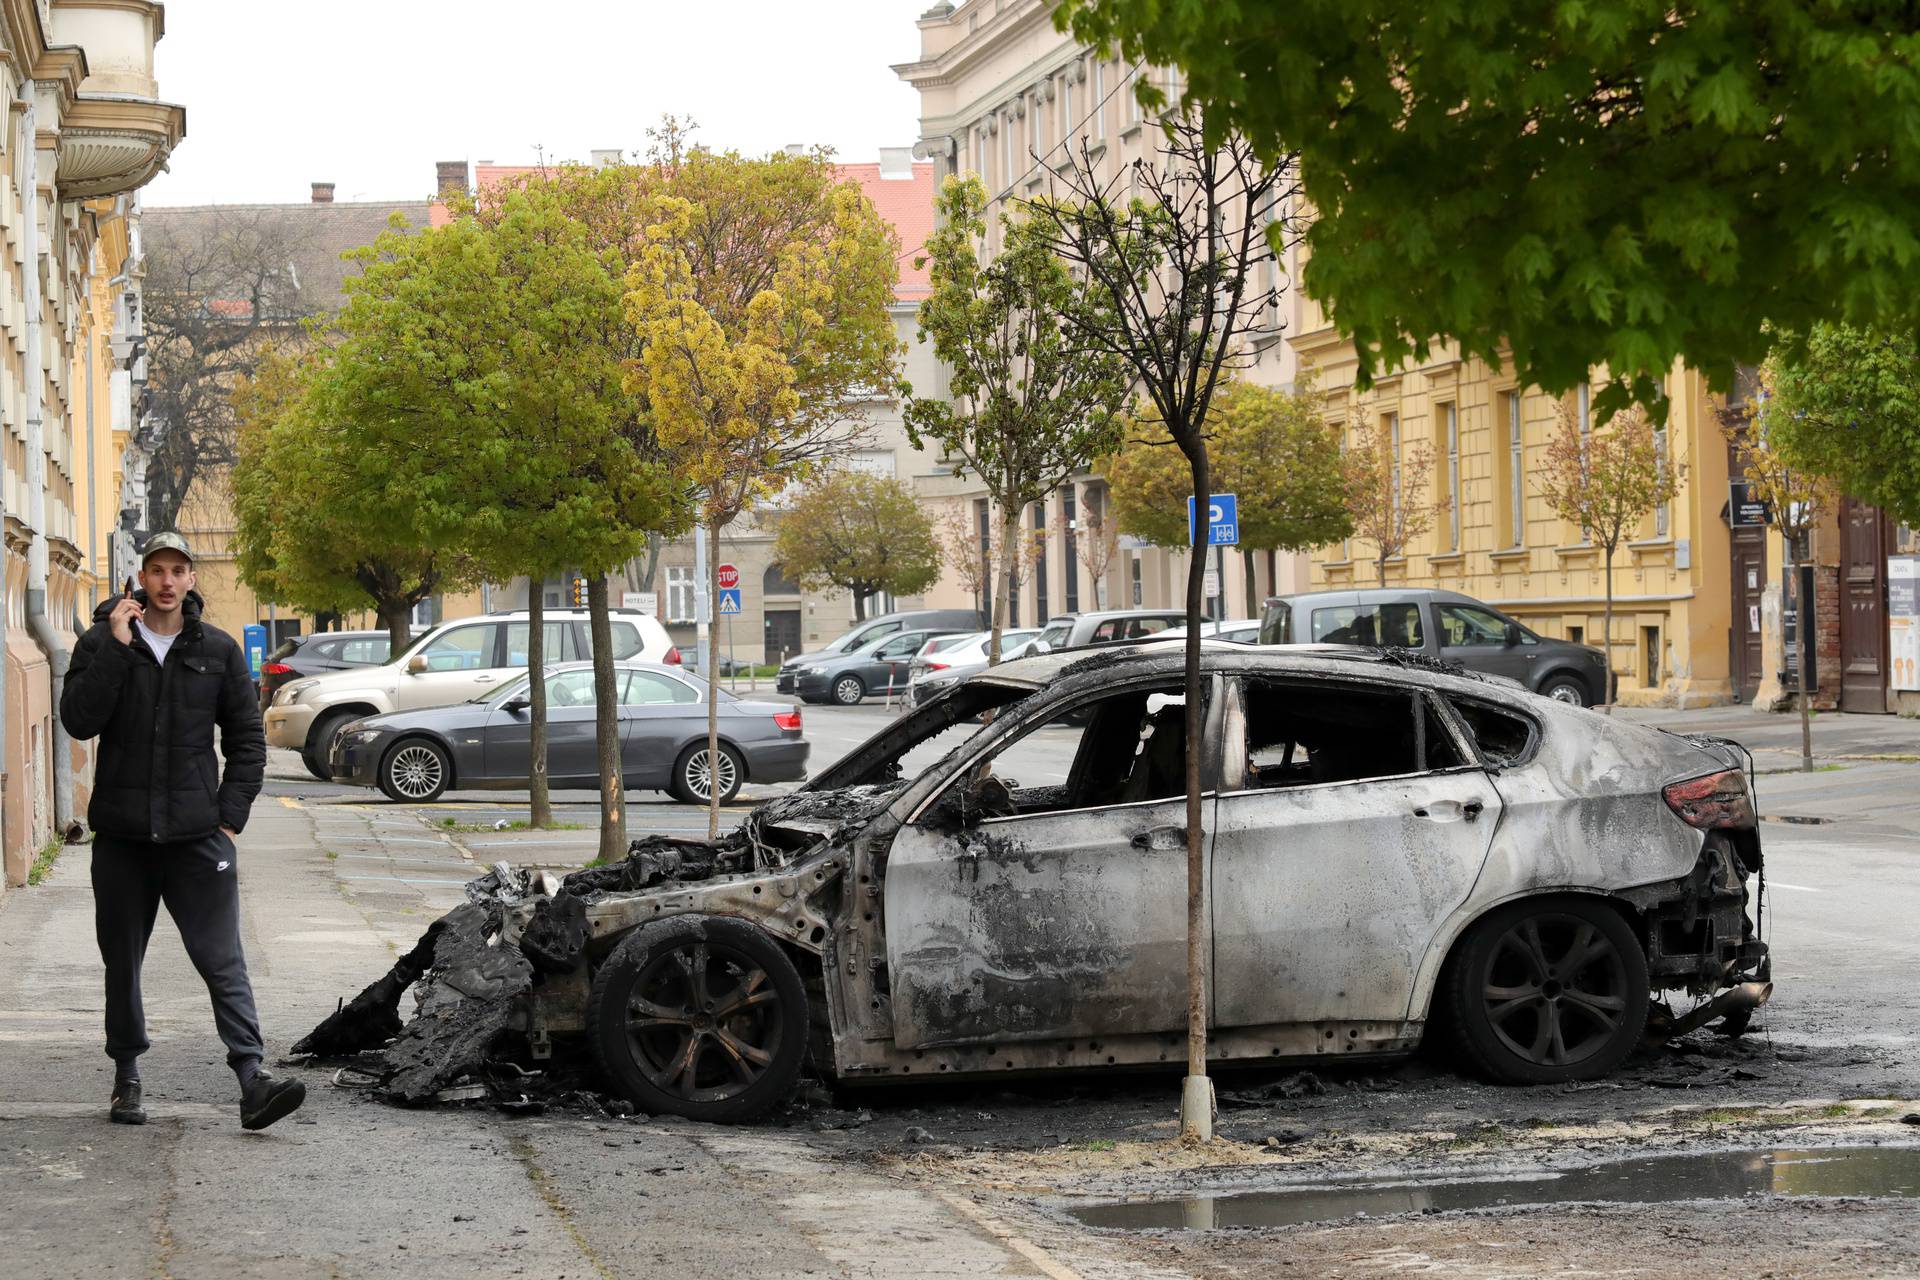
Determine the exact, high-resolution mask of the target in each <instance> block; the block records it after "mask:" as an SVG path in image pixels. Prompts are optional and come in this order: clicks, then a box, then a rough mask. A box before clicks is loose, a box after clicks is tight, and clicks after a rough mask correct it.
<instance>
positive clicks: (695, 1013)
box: [587, 916, 807, 1124]
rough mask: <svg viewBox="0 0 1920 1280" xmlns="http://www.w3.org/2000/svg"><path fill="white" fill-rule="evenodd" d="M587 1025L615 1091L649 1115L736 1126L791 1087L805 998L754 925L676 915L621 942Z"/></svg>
mask: <svg viewBox="0 0 1920 1280" xmlns="http://www.w3.org/2000/svg"><path fill="white" fill-rule="evenodd" d="M587 1026H588V1027H589V1029H590V1034H591V1035H592V1037H593V1046H594V1052H595V1054H596V1055H597V1056H598V1058H599V1062H600V1069H601V1071H602V1072H603V1073H604V1074H605V1076H606V1078H607V1081H608V1082H609V1083H610V1084H611V1085H612V1086H613V1087H614V1088H616V1089H618V1090H619V1091H620V1092H621V1093H622V1094H623V1095H625V1096H626V1097H627V1098H629V1099H631V1100H632V1102H633V1104H634V1105H635V1106H636V1107H639V1108H640V1109H641V1110H642V1111H645V1112H647V1113H649V1114H651V1115H676V1116H685V1117H687V1118H688V1119H690V1120H707V1121H712V1122H716V1123H723V1124H724V1123H735V1122H739V1121H744V1120H751V1119H754V1118H755V1117H756V1116H759V1115H762V1114H764V1113H765V1112H766V1111H767V1110H768V1109H769V1108H771V1107H772V1106H773V1105H774V1104H775V1103H777V1102H779V1101H780V1099H781V1098H783V1097H785V1096H786V1094H787V1092H788V1090H790V1089H791V1088H792V1087H793V1082H794V1079H795V1078H796V1077H797V1076H798V1075H799V1073H800V1060H801V1058H802V1056H803V1055H804V1054H805V1052H806V1035H807V995H806V989H805V988H804V987H803V986H802V985H801V982H800V974H799V971H798V970H796V969H795V968H794V967H793V962H792V961H791V960H789V959H788V958H787V956H786V953H785V952H783V951H782V950H781V949H780V948H779V946H778V945H777V944H775V943H774V941H773V940H772V939H770V938H768V937H767V936H766V935H765V934H763V933H761V932H760V931H759V930H758V929H755V928H754V927H753V926H752V925H750V924H747V923H745V922H744V921H740V920H727V919H722V918H718V917H712V916H673V917H670V918H668V919H665V920H655V921H652V922H651V923H649V924H644V925H642V926H640V927H639V928H638V929H635V930H634V931H633V932H632V933H629V934H628V935H627V936H626V937H625V938H623V939H621V940H620V945H618V946H617V947H615V948H614V949H613V953H612V954H611V955H609V956H608V957H607V959H606V962H605V963H604V964H602V965H601V966H600V971H599V972H598V973H596V974H595V975H594V978H593V988H592V991H591V992H590V994H589V996H588V999H587Z"/></svg>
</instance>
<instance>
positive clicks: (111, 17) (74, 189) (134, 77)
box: [49, 0, 187, 200]
mask: <svg viewBox="0 0 1920 1280" xmlns="http://www.w3.org/2000/svg"><path fill="white" fill-rule="evenodd" d="M164 34H166V17H165V10H164V9H163V8H162V6H160V5H158V4H155V3H152V0H54V4H53V8H52V24H51V30H50V31H49V40H50V44H51V46H52V47H51V48H50V49H49V53H50V54H51V53H54V52H56V51H59V50H60V49H61V48H62V47H65V48H77V49H79V50H80V51H81V52H82V53H83V54H84V55H85V58H86V74H85V76H84V77H83V78H82V79H81V81H80V83H79V86H78V88H77V89H76V90H75V92H74V93H73V96H72V97H71V98H69V99H68V100H67V101H66V102H65V103H64V104H63V105H64V107H65V109H64V111H62V113H61V116H60V129H59V139H60V140H59V148H60V150H59V165H58V171H57V179H56V180H57V181H58V183H59V187H60V198H61V199H63V200H87V199H92V198H94V197H97V196H114V195H119V194H120V193H121V192H124V191H132V190H134V189H136V188H137V187H140V186H142V185H143V184H145V183H146V181H147V180H148V179H149V178H151V177H153V175H154V174H155V173H157V172H159V170H160V168H161V166H163V165H164V164H165V163H166V160H167V157H168V156H169V155H171V154H172V153H173V149H174V147H175V146H177V145H179V142H180V139H181V137H182V136H184V135H185V133H186V131H187V112H186V108H184V107H180V106H176V105H174V104H173V103H169V102H162V101H160V99H159V94H160V86H159V85H158V84H157V83H156V82H155V81H154V77H153V47H154V45H155V44H156V43H158V42H159V40H160V37H161V36H163V35H164Z"/></svg>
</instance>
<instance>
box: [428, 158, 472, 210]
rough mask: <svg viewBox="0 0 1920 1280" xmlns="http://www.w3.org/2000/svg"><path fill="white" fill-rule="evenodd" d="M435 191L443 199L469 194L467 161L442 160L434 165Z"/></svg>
mask: <svg viewBox="0 0 1920 1280" xmlns="http://www.w3.org/2000/svg"><path fill="white" fill-rule="evenodd" d="M433 179H434V191H435V192H437V193H438V194H439V196H440V198H441V199H443V200H444V199H445V198H446V197H448V196H452V195H461V196H463V195H465V194H467V162H466V161H465V160H441V161H439V162H438V163H436V164H435V165H434V166H433Z"/></svg>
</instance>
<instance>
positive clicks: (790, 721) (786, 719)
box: [773, 707, 800, 730]
mask: <svg viewBox="0 0 1920 1280" xmlns="http://www.w3.org/2000/svg"><path fill="white" fill-rule="evenodd" d="M773 722H774V723H775V724H777V725H779V726H780V727H781V728H782V729H795V730H797V729H799V727H800V708H798V707H795V708H794V709H793V710H791V711H777V712H775V713H774V716H773Z"/></svg>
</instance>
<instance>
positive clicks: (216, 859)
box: [93, 831, 262, 1078]
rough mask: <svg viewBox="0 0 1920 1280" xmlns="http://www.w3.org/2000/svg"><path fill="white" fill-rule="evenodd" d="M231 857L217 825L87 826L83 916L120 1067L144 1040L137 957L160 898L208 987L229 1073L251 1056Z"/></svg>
mask: <svg viewBox="0 0 1920 1280" xmlns="http://www.w3.org/2000/svg"><path fill="white" fill-rule="evenodd" d="M238 862H239V858H238V856H237V851H236V850H235V848H234V845H233V841H232V840H231V839H229V838H228V837H227V834H226V832H224V831H216V832H214V833H213V834H212V835H207V836H201V837H200V838H199V839H197V840H178V841H173V842H170V843H167V844H154V843H150V842H148V841H144V840H126V839H122V838H119V837H116V836H105V835H96V836H95V837H94V840H93V925H94V932H95V934H96V935H97V936H98V937H99V940H100V958H101V959H102V960H104V961H105V962H106V966H107V1056H108V1057H110V1058H112V1059H113V1060H114V1062H115V1063H116V1064H119V1065H120V1066H122V1067H130V1066H131V1065H132V1063H133V1061H134V1060H135V1059H136V1058H138V1057H139V1056H140V1055H141V1054H143V1053H145V1052H146V1051H147V1048H148V1042H147V1015H146V1011H145V1009H144V1008H143V1007H142V1006H141V1002H140V965H141V962H142V961H143V960H145V959H146V955H147V940H148V939H149V938H151V937H152V936H153V921H154V918H155V916H156V915H157V914H158V911H159V908H160V904H161V903H162V902H164V903H166V904H167V914H168V915H170V916H172V917H173V923H174V924H175V926H177V927H178V928H179V930H180V938H181V941H183V942H185V943H186V947H187V957H188V958H189V959H190V960H192V961H193V967H194V968H195V969H197V970H199V971H200V977H201V978H202V979H204V980H205V982H206V984H207V991H208V993H209V994H210V995H211V996H212V997H213V1020H214V1024H215V1025H216V1026H217V1027H218V1028H219V1029H220V1039H221V1041H222V1042H223V1043H224V1044H225V1045H226V1046H227V1065H228V1066H230V1067H232V1068H233V1069H234V1072H235V1074H236V1075H242V1076H243V1078H244V1075H245V1074H246V1073H248V1072H250V1070H251V1068H252V1067H253V1066H257V1065H258V1064H259V1061H260V1058H261V1055H262V1050H261V1046H260V1019H259V1016H258V1015H257V1014H256V1013H255V1012H254V1007H253V984H252V983H251V982H250V981H248V979H247V959H246V956H245V955H243V954H242V953H241V949H240V881H239V870H238Z"/></svg>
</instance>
